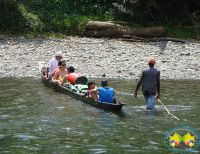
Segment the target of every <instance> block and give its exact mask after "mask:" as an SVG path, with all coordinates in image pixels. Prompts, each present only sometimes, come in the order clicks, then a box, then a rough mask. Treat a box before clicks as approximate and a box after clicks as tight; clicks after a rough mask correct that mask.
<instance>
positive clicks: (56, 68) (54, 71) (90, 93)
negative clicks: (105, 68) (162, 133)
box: [45, 52, 160, 110]
mask: <svg viewBox="0 0 200 154" xmlns="http://www.w3.org/2000/svg"><path fill="white" fill-rule="evenodd" d="M62 58H63V54H62V52H57V53H56V54H55V57H54V58H53V59H51V60H49V62H48V67H47V70H46V73H45V76H46V78H48V79H49V78H51V79H52V81H53V82H54V83H55V84H58V85H62V86H63V85H65V83H67V84H68V83H70V84H72V85H73V84H75V80H74V79H76V78H77V77H78V76H80V74H78V73H75V68H74V67H73V66H69V67H66V61H65V60H62ZM155 63H156V61H155V59H154V58H150V59H149V60H148V65H149V67H148V68H147V69H145V70H144V71H142V74H141V77H140V80H139V82H138V84H137V86H136V88H135V92H134V96H135V97H136V98H137V92H138V90H139V88H140V86H141V85H142V93H143V95H144V98H145V102H146V109H147V110H151V109H154V108H155V100H156V99H159V98H160V71H159V70H158V69H156V68H155V67H154V65H155ZM84 96H86V97H89V98H92V99H94V100H96V101H99V102H107V103H116V99H115V91H114V89H113V88H110V87H108V81H107V80H104V81H102V82H101V87H100V88H96V84H95V82H88V83H87V91H86V92H85V94H84Z"/></svg>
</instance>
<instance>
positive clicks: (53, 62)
mask: <svg viewBox="0 0 200 154" xmlns="http://www.w3.org/2000/svg"><path fill="white" fill-rule="evenodd" d="M48 67H49V74H51V73H52V72H53V70H54V69H55V68H57V67H58V60H56V59H55V58H52V59H50V60H49V63H48Z"/></svg>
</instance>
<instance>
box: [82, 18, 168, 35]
mask: <svg viewBox="0 0 200 154" xmlns="http://www.w3.org/2000/svg"><path fill="white" fill-rule="evenodd" d="M85 29H86V31H85V34H86V35H87V36H90V37H130V38H131V37H134V36H139V37H161V36H164V35H165V29H164V27H161V26H154V27H137V28H135V27H131V26H123V25H120V24H115V23H111V22H100V21H92V22H88V23H87V24H86V27H85Z"/></svg>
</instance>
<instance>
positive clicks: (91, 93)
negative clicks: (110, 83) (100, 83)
mask: <svg viewBox="0 0 200 154" xmlns="http://www.w3.org/2000/svg"><path fill="white" fill-rule="evenodd" d="M87 86H88V89H87V92H86V93H85V96H86V97H88V98H91V99H93V100H95V101H97V100H98V94H97V91H96V84H95V82H88V84H87Z"/></svg>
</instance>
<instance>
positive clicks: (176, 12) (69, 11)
mask: <svg viewBox="0 0 200 154" xmlns="http://www.w3.org/2000/svg"><path fill="white" fill-rule="evenodd" d="M199 10H200V1H199V0H179V1H174V0H168V1H166V0H117V1H116V0H0V30H1V31H5V30H9V31H19V32H35V33H63V34H69V35H82V34H83V32H84V27H85V24H86V23H87V22H88V21H89V20H100V21H107V20H119V21H128V22H129V23H134V24H136V25H139V26H141V25H142V26H148V25H167V26H166V28H167V31H168V32H169V35H170V36H177V37H179V36H182V35H183V37H190V38H191V37H192V38H194V37H195V38H199V36H200V11H199ZM169 23H170V24H169ZM169 25H170V26H169ZM177 25H178V26H177ZM186 26H190V27H191V28H189V29H188V28H185V27H186ZM181 27H182V28H181ZM183 27H184V28H183ZM187 31H188V32H187Z"/></svg>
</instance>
